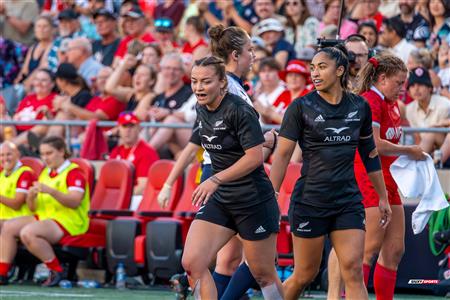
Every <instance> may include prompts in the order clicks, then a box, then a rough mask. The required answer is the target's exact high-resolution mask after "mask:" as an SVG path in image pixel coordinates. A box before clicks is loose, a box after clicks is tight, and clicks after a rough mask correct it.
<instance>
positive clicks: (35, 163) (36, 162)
mask: <svg viewBox="0 0 450 300" xmlns="http://www.w3.org/2000/svg"><path fill="white" fill-rule="evenodd" d="M20 161H21V162H22V163H23V164H24V165H25V166H28V167H30V168H31V169H32V170H33V171H34V174H36V178H37V177H39V175H40V174H41V172H42V170H44V168H45V165H44V163H43V162H42V161H41V160H40V159H39V158H36V157H30V156H24V157H22V158H21V159H20Z"/></svg>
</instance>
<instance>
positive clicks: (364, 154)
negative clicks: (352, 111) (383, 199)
mask: <svg viewBox="0 0 450 300" xmlns="http://www.w3.org/2000/svg"><path fill="white" fill-rule="evenodd" d="M363 117H364V119H363V120H362V124H361V130H360V137H359V143H358V151H359V155H360V156H361V160H362V161H363V164H364V167H365V168H366V171H367V173H371V172H376V171H379V170H381V162H380V158H379V157H378V153H377V152H376V151H373V150H374V149H376V145H375V141H374V137H373V130H372V112H371V110H370V105H369V103H367V101H364V113H363Z"/></svg>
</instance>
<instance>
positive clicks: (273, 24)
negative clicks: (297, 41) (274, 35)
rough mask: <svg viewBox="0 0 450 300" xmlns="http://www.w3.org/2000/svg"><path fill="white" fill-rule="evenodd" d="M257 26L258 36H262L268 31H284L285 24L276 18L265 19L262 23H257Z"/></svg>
mask: <svg viewBox="0 0 450 300" xmlns="http://www.w3.org/2000/svg"><path fill="white" fill-rule="evenodd" d="M255 26H256V30H255V33H256V35H261V34H263V33H264V32H267V31H277V32H283V31H284V27H283V24H281V22H280V21H278V20H277V19H275V18H268V19H264V20H262V21H261V22H259V23H257V24H256V25H255Z"/></svg>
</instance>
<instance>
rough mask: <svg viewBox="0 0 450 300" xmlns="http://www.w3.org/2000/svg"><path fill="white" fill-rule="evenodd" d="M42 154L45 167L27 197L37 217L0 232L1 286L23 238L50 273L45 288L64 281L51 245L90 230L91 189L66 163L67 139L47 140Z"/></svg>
mask: <svg viewBox="0 0 450 300" xmlns="http://www.w3.org/2000/svg"><path fill="white" fill-rule="evenodd" d="M39 151H40V153H41V158H42V160H43V161H44V163H45V165H46V168H45V169H44V170H43V171H42V173H41V175H40V176H39V179H38V181H37V182H34V183H33V186H32V187H31V188H30V191H29V192H28V195H27V198H26V203H27V205H28V207H29V209H30V210H31V211H32V212H33V213H34V216H25V217H20V218H15V219H13V220H9V221H7V222H5V223H4V225H3V228H2V231H1V233H0V285H1V284H7V283H8V281H7V272H8V270H9V268H10V264H11V262H12V261H13V259H14V257H15V255H16V251H17V238H20V241H21V242H22V243H23V244H24V245H25V246H26V248H27V249H28V251H30V252H31V253H32V254H33V255H34V256H36V257H37V258H39V259H40V260H41V261H43V262H44V263H45V264H46V265H47V267H48V268H49V270H50V276H49V277H48V279H47V280H46V281H45V282H44V283H43V286H48V287H50V286H57V285H58V283H59V282H60V281H61V280H62V279H63V269H62V267H61V265H60V263H59V261H58V259H57V257H56V255H55V253H54V251H53V248H52V245H54V244H56V243H58V242H59V241H60V240H61V239H62V238H63V237H64V236H75V235H80V234H83V233H85V232H86V231H87V230H88V227H89V218H88V211H89V201H90V199H89V186H88V185H87V183H86V179H85V178H84V175H83V173H82V171H81V169H80V168H79V167H78V166H77V165H76V164H74V163H71V162H70V161H69V160H67V158H68V157H69V152H68V151H67V146H66V144H65V142H64V140H63V139H62V138H60V137H47V138H45V139H44V140H42V142H41V145H40V147H39Z"/></svg>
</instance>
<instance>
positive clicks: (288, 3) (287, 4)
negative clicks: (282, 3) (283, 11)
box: [286, 2, 300, 6]
mask: <svg viewBox="0 0 450 300" xmlns="http://www.w3.org/2000/svg"><path fill="white" fill-rule="evenodd" d="M299 4H300V2H286V6H289V5H292V6H297V5H299Z"/></svg>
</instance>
